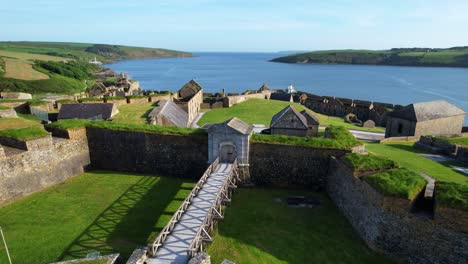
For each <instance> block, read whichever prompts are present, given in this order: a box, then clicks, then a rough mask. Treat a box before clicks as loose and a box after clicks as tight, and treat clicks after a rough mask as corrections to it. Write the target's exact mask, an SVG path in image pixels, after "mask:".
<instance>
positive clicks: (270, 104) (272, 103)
mask: <svg viewBox="0 0 468 264" xmlns="http://www.w3.org/2000/svg"><path fill="white" fill-rule="evenodd" d="M290 104H291V103H289V102H284V101H276V100H263V99H251V100H248V101H245V102H242V103H240V104H237V105H235V106H233V107H231V108H220V109H212V110H210V111H208V112H206V114H204V115H203V117H202V118H201V119H200V121H199V122H198V125H200V126H202V125H204V124H206V123H219V122H223V121H225V120H227V119H229V118H232V117H237V118H239V119H241V120H243V121H245V122H247V123H249V124H264V125H265V126H266V127H269V126H270V122H271V118H272V117H273V115H275V114H276V113H278V112H279V111H281V110H282V109H283V108H285V107H286V106H288V105H290ZM293 107H294V108H295V109H296V110H299V111H302V110H304V109H305V110H307V111H309V112H311V113H313V114H314V115H315V116H316V117H317V118H318V119H319V121H320V125H321V126H329V125H340V126H344V127H346V128H348V129H355V130H364V131H372V132H384V131H385V130H384V128H381V127H377V128H374V129H368V128H363V127H359V126H355V125H352V124H349V123H345V122H344V121H343V118H339V117H331V116H326V115H322V114H318V113H314V112H312V111H311V110H310V109H307V108H306V107H305V106H303V105H300V104H298V103H294V104H293Z"/></svg>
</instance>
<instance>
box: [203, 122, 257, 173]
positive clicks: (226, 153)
mask: <svg viewBox="0 0 468 264" xmlns="http://www.w3.org/2000/svg"><path fill="white" fill-rule="evenodd" d="M207 131H208V163H211V162H213V161H214V160H215V159H216V158H217V157H219V159H220V162H227V163H230V162H233V161H234V160H235V159H236V158H237V162H238V164H239V170H240V172H241V173H240V174H241V176H242V179H243V180H248V178H249V173H248V171H249V141H250V135H251V134H252V131H253V126H251V125H249V124H247V123H245V122H244V121H242V120H240V119H238V118H235V117H234V118H232V119H229V120H227V121H225V122H223V123H219V124H213V125H211V126H210V127H209V128H208V129H207Z"/></svg>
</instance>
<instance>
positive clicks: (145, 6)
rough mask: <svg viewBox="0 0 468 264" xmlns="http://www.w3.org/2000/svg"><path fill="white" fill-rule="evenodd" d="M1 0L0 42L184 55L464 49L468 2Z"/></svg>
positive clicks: (417, 0)
mask: <svg viewBox="0 0 468 264" xmlns="http://www.w3.org/2000/svg"><path fill="white" fill-rule="evenodd" d="M0 1H1V2H4V3H2V4H1V5H0V25H1V26H0V28H1V29H0V40H40V41H70V42H90V43H109V44H123V45H133V46H147V47H161V48H171V49H179V50H186V51H281V50H323V49H344V48H352V49H387V48H392V47H450V46H461V45H467V46H468V15H467V14H468V1H467V0H457V1H455V0H445V1H443V0H437V1H435V0H425V1H422V0H421V1H420V0H385V1H384V0H373V1H372V0H357V1H351V0H326V1H325V0H321V1H315V0H314V1H312V0H309V1H295V0H290V1H276V0H269V1H263V0H251V1H246V0H236V1H230V0H229V1H227V0H224V1H220V0H218V1H213V0H196V1H189V0H185V1H183V0H162V1H148V0H136V1H131V0H127V1H120V0H114V1H108V0H81V1H76V0H75V1H68V0H44V1H42V0H34V1H31V0H30V1H26V0H0Z"/></svg>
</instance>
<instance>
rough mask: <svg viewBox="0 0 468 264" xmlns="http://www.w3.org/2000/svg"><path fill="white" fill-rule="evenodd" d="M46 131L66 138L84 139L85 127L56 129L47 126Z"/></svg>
mask: <svg viewBox="0 0 468 264" xmlns="http://www.w3.org/2000/svg"><path fill="white" fill-rule="evenodd" d="M46 129H47V131H49V132H51V133H52V136H54V137H60V138H66V139H86V128H84V127H80V128H73V129H67V130H63V129H56V128H51V127H47V128H46Z"/></svg>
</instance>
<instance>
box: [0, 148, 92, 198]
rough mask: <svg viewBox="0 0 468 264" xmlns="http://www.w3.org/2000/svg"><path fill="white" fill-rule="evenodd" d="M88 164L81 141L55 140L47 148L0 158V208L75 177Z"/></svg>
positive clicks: (86, 152) (85, 151)
mask: <svg viewBox="0 0 468 264" xmlns="http://www.w3.org/2000/svg"><path fill="white" fill-rule="evenodd" d="M89 163H90V159H89V151H88V144H86V141H85V140H59V141H57V142H56V143H54V144H53V145H52V146H51V147H49V148H45V149H39V150H34V151H23V152H20V153H17V154H14V155H8V156H3V158H2V157H1V156H0V204H3V203H6V202H10V201H12V200H14V199H16V198H19V197H22V196H24V195H27V194H30V193H33V192H37V191H40V190H42V189H44V188H46V187H50V186H52V185H55V184H57V183H60V182H63V181H64V180H66V179H68V178H70V177H73V176H76V175H79V174H81V173H83V171H84V168H85V167H86V166H88V165H89Z"/></svg>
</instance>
